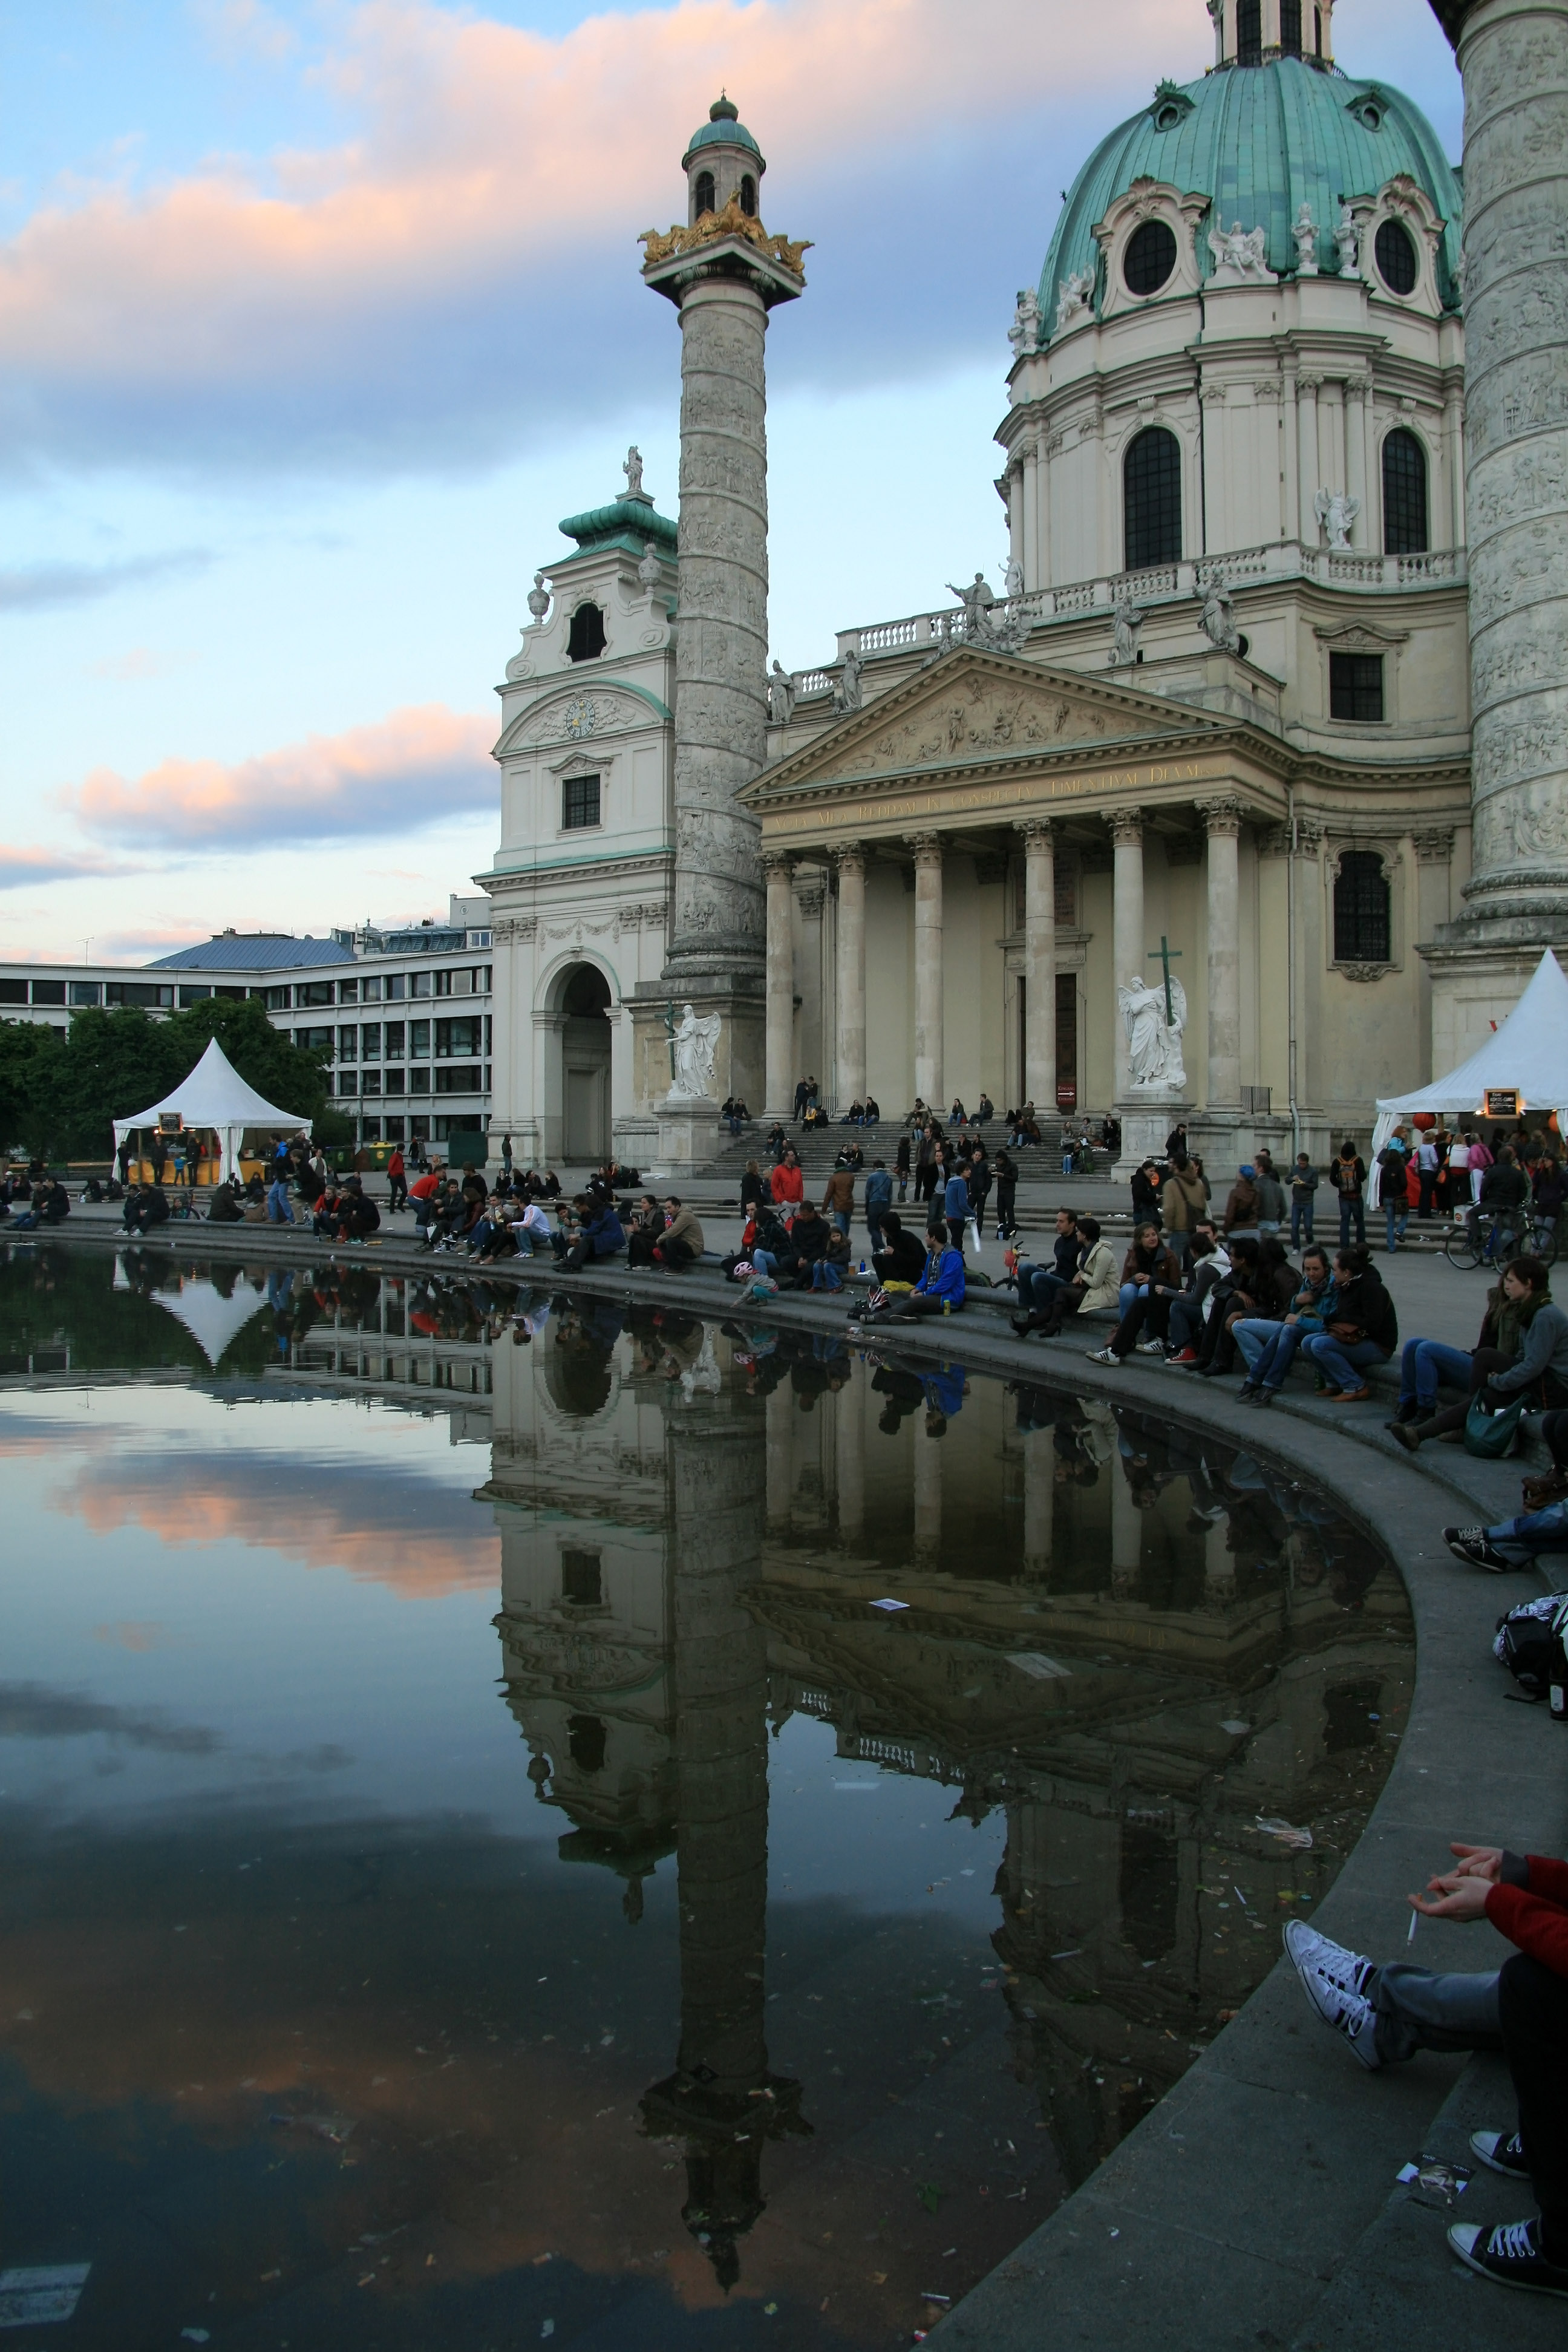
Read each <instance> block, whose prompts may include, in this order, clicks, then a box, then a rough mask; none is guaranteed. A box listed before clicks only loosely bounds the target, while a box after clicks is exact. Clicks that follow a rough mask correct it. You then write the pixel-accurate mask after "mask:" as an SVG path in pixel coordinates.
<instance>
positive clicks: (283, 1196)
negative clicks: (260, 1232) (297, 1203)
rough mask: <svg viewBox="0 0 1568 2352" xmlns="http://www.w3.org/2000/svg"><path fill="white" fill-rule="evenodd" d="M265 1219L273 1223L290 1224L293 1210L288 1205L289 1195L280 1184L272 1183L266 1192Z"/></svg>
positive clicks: (292, 1218) (292, 1219) (292, 1220)
mask: <svg viewBox="0 0 1568 2352" xmlns="http://www.w3.org/2000/svg"><path fill="white" fill-rule="evenodd" d="M267 1220H268V1223H269V1224H273V1225H291V1224H292V1223H293V1222H294V1212H293V1210H292V1209H291V1208H290V1207H289V1195H288V1193H287V1192H285V1191H284V1189H283V1186H282V1185H281V1184H273V1185H272V1186H270V1187H269V1189H268V1194H267Z"/></svg>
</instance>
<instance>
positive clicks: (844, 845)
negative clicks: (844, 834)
mask: <svg viewBox="0 0 1568 2352" xmlns="http://www.w3.org/2000/svg"><path fill="white" fill-rule="evenodd" d="M834 863H835V865H836V866H837V868H838V871H839V872H840V874H861V875H863V874H864V873H865V871H866V845H865V843H864V842H863V841H842V842H840V843H839V845H838V847H837V850H836V851H835V853H834Z"/></svg>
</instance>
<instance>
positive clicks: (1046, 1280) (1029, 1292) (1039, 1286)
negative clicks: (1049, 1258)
mask: <svg viewBox="0 0 1568 2352" xmlns="http://www.w3.org/2000/svg"><path fill="white" fill-rule="evenodd" d="M1063 1287H1064V1284H1063V1280H1062V1277H1061V1276H1060V1275H1059V1274H1058V1273H1057V1271H1056V1269H1055V1267H1054V1266H1047V1265H1030V1263H1029V1261H1028V1259H1027V1258H1022V1257H1021V1258H1020V1259H1019V1260H1018V1304H1019V1306H1020V1307H1022V1308H1023V1309H1024V1312H1025V1314H1027V1313H1028V1312H1029V1310H1030V1308H1031V1307H1033V1308H1034V1309H1036V1311H1037V1313H1039V1314H1041V1315H1044V1314H1047V1313H1048V1312H1049V1309H1050V1304H1051V1301H1052V1299H1053V1298H1054V1297H1056V1295H1057V1292H1058V1290H1060V1289H1062V1288H1063Z"/></svg>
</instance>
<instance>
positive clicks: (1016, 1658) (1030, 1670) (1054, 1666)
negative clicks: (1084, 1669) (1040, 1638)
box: [1012, 1650, 1072, 1683]
mask: <svg viewBox="0 0 1568 2352" xmlns="http://www.w3.org/2000/svg"><path fill="white" fill-rule="evenodd" d="M1012 1663H1013V1664H1014V1665H1016V1667H1017V1669H1018V1672H1019V1673H1020V1674H1021V1675H1032V1676H1033V1677H1034V1679H1035V1681H1036V1682H1037V1683H1062V1682H1067V1681H1068V1680H1069V1679H1070V1677H1071V1675H1072V1668H1071V1667H1070V1666H1064V1665H1060V1664H1058V1662H1057V1660H1056V1659H1055V1658H1047V1655H1046V1654H1045V1652H1044V1651H1043V1650H1015V1651H1014V1652H1013V1653H1012Z"/></svg>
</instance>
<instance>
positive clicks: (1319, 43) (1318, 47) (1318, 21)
mask: <svg viewBox="0 0 1568 2352" xmlns="http://www.w3.org/2000/svg"><path fill="white" fill-rule="evenodd" d="M1322 54H1323V12H1322V10H1321V8H1314V9H1313V11H1312V55H1313V56H1314V57H1315V58H1321V56H1322Z"/></svg>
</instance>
